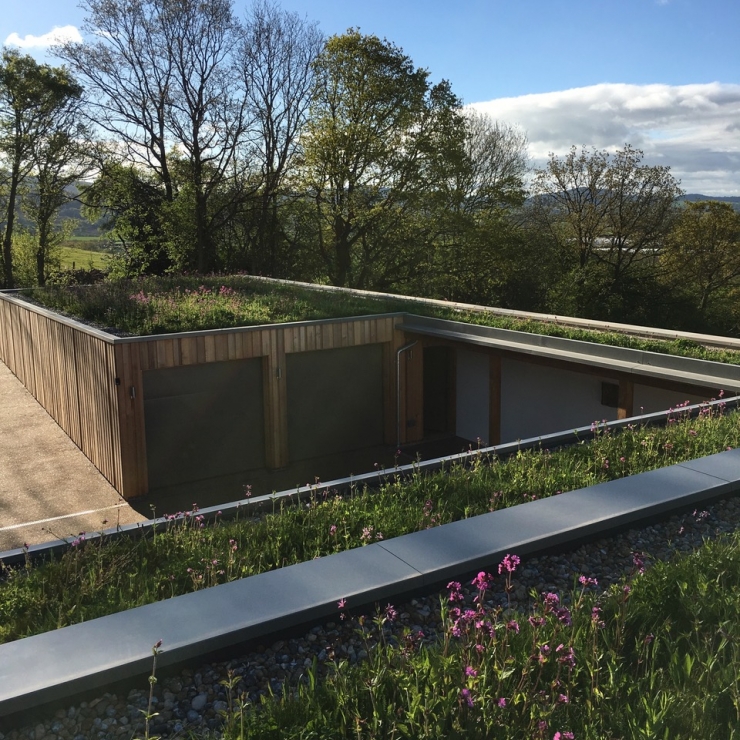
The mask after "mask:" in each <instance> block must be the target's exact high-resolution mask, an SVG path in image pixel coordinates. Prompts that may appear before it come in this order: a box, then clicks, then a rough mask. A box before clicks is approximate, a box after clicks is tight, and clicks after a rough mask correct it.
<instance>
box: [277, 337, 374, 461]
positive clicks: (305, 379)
mask: <svg viewBox="0 0 740 740" xmlns="http://www.w3.org/2000/svg"><path fill="white" fill-rule="evenodd" d="M286 359H287V377H286V381H287V387H288V449H289V459H290V460H291V461H292V460H305V459H307V458H311V457H319V456H321V455H327V454H332V453H336V452H345V451H347V450H357V449H361V448H363V447H374V446H376V445H382V444H383V349H382V346H381V345H379V344H370V345H364V346H361V347H349V348H346V349H333V350H323V351H317V352H300V353H296V354H289V355H287V358H286Z"/></svg>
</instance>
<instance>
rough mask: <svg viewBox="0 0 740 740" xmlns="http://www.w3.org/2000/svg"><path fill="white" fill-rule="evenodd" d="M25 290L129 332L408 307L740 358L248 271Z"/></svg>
mask: <svg viewBox="0 0 740 740" xmlns="http://www.w3.org/2000/svg"><path fill="white" fill-rule="evenodd" d="M22 295H24V296H25V297H26V298H29V299H30V300H32V301H34V302H36V303H39V304H41V305H43V306H46V307H47V308H51V309H53V310H55V311H60V312H62V313H64V314H67V315H69V316H72V317H75V318H78V319H82V320H83V321H88V322H91V323H93V324H95V325H97V326H100V327H101V328H104V329H106V330H113V331H116V332H119V333H125V334H136V335H152V334H164V333H171V332H185V331H196V330H203V329H224V328H232V327H237V326H256V325H260V324H272V323H280V322H287V321H307V320H314V319H328V318H342V317H350V316H363V315H369V314H378V313H390V312H396V311H408V312H410V313H416V314H421V315H425V316H432V317H436V318H441V319H450V320H454V321H464V322H467V323H470V324H481V325H484V326H491V327H495V328H500V329H513V330H517V331H527V332H532V333H536V334H546V335H549V336H558V337H564V338H566V339H578V340H581V341H588V342H596V343H599V344H610V345H613V346H617V347H628V348H632V349H640V350H644V351H649V352H661V353H665V354H675V355H681V356H685V357H696V358H699V359H704V360H714V361H717V362H730V363H740V353H738V352H735V351H732V350H724V349H712V348H707V347H704V346H702V345H700V344H697V343H695V342H692V341H689V340H685V339H678V340H671V341H668V340H658V339H643V338H638V337H634V336H629V335H627V334H620V333H617V332H600V331H590V330H581V329H573V328H569V327H565V326H561V325H557V324H551V323H544V322H537V321H530V320H521V319H515V318H508V317H504V316H497V315H495V314H492V313H486V312H485V311H462V310H458V309H455V308H453V307H450V308H447V307H444V306H434V305H428V304H424V303H421V302H418V301H414V300H412V299H409V298H404V297H403V296H397V297H388V298H378V297H360V296H357V295H353V294H348V293H336V292H332V293H329V292H325V291H322V290H312V289H309V288H302V287H297V286H291V285H284V284H279V283H266V282H261V281H258V280H250V279H249V277H247V276H222V277H218V276H212V277H188V276H182V275H178V276H173V277H146V278H140V279H138V280H107V281H105V282H102V283H96V284H94V285H84V286H82V285H69V286H66V285H48V286H46V287H44V288H34V289H27V290H25V291H24V292H23V293H22Z"/></svg>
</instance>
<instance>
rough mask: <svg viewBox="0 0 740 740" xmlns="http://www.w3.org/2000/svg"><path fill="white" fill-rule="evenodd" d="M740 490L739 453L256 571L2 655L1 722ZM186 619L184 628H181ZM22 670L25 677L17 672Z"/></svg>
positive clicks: (0, 651)
mask: <svg viewBox="0 0 740 740" xmlns="http://www.w3.org/2000/svg"><path fill="white" fill-rule="evenodd" d="M737 491H740V449H737V450H731V451H727V452H721V453H718V454H716V455H712V456H709V457H706V458H701V459H698V460H693V461H690V462H687V463H681V464H678V465H673V466H670V467H667V468H661V469H658V470H653V471H650V472H647V473H641V474H640V475H635V476H631V477H629V478H620V479H617V480H614V481H609V482H607V483H601V484H597V485H594V486H590V487H588V488H582V489H579V490H576V491H570V492H568V493H563V494H560V495H559V496H555V497H552V498H548V499H540V500H538V501H533V502H530V503H526V504H521V505H519V506H515V507H511V508H509V509H502V510H500V511H495V512H492V513H489V514H483V515H481V516H477V517H473V518H471V519H465V520H462V521H458V522H454V523H452V524H446V525H442V526H439V527H435V528H433V529H428V530H423V531H421V532H416V533H413V534H409V535H404V536H402V537H397V538H394V539H392V540H387V541H385V542H383V543H374V544H372V545H368V546H366V547H359V548H355V549H353V550H348V551H346V552H342V553H337V554H334V555H328V556H325V557H322V558H318V559H316V560H311V561H308V562H305V563H299V564H297V565H292V566H289V567H286V568H281V569H278V570H274V571H270V572H268V573H262V574H260V575H257V576H252V577H250V578H245V579H242V580H240V581H233V582H231V583H227V584H223V585H220V586H214V587H213V588H209V589H206V590H203V591H197V592H195V593H192V594H187V595H185V596H178V597H175V598H172V599H168V600H166V601H160V602H157V603H154V604H149V605H147V606H142V607H138V608H136V609H131V610H129V611H126V612H121V613H118V614H113V615H110V616H107V617H101V618H99V619H94V620H91V621H89V622H83V623H81V624H76V625H72V626H70V627H65V628H63V629H60V630H56V631H52V632H47V633H44V634H41V635H36V636H33V637H28V638H25V639H23V640H18V641H16V642H11V643H7V644H5V645H0V716H7V715H10V714H16V713H18V712H22V711H27V710H28V709H31V708H33V707H38V706H41V705H44V704H47V703H49V702H57V701H63V700H65V699H70V698H71V697H73V696H74V695H75V694H79V693H81V692H84V691H88V690H90V689H98V690H101V691H102V690H103V688H104V687H105V686H106V685H108V684H111V683H114V682H117V681H121V680H126V679H131V678H133V677H135V676H138V675H142V676H144V675H145V674H146V673H147V672H148V671H149V670H150V668H151V654H152V645H153V644H154V643H155V642H157V640H160V639H161V640H162V641H163V652H162V654H161V656H160V657H159V660H158V663H159V665H160V666H162V667H164V666H176V665H178V664H182V663H185V662H190V661H194V660H198V659H200V658H206V657H207V656H208V655H209V654H210V653H212V652H213V651H215V650H220V649H223V648H225V647H228V646H229V645H232V644H238V643H240V642H244V641H247V640H252V639H256V638H259V637H262V636H264V635H267V634H271V633H275V632H277V631H280V630H286V629H292V628H297V627H301V626H303V625H308V624H310V623H312V622H315V621H316V620H319V619H322V618H327V617H330V616H334V615H336V614H337V602H338V601H339V600H340V599H346V600H347V606H348V607H349V608H360V607H366V606H368V605H371V604H373V603H375V602H377V601H381V600H382V601H386V600H391V601H393V600H396V601H397V600H398V599H400V598H403V596H404V595H405V594H407V593H410V592H413V591H415V590H417V589H419V588H423V587H425V586H433V585H436V584H438V583H444V582H445V581H446V580H448V579H450V578H459V577H462V576H465V575H467V574H468V573H471V572H475V571H476V570H479V569H490V568H492V567H494V566H495V565H496V563H498V562H500V560H501V558H502V557H503V556H504V555H505V554H506V553H516V554H518V555H522V556H533V555H535V554H538V553H541V552H546V551H548V550H552V549H553V548H564V547H567V546H568V545H569V544H577V543H580V542H581V541H583V540H584V539H588V538H593V537H597V536H603V535H607V534H609V533H610V532H612V531H614V530H616V529H619V528H622V527H625V526H628V525H637V524H639V523H641V522H643V521H646V520H650V519H653V518H655V517H656V516H660V515H666V514H668V513H669V512H672V511H674V510H678V509H681V508H686V507H690V506H694V505H698V504H700V503H702V502H704V501H708V500H711V499H716V498H718V497H720V496H724V495H728V494H732V493H735V492H737ZM185 617H187V618H185ZM19 666H22V670H18V667H19Z"/></svg>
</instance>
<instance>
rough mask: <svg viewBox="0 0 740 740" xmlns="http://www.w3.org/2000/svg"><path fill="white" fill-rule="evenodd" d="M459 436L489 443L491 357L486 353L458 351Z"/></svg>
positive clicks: (457, 415) (457, 413) (457, 420)
mask: <svg viewBox="0 0 740 740" xmlns="http://www.w3.org/2000/svg"><path fill="white" fill-rule="evenodd" d="M456 392H457V409H456V426H457V428H456V430H455V431H456V434H457V436H458V437H462V438H463V439H468V440H470V441H471V442H476V441H477V440H478V439H481V440H482V441H484V442H488V431H489V430H488V410H489V396H490V381H489V363H488V355H486V354H485V353H483V352H470V351H468V350H465V349H458V350H457V370H456Z"/></svg>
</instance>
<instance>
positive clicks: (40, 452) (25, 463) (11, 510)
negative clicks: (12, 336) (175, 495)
mask: <svg viewBox="0 0 740 740" xmlns="http://www.w3.org/2000/svg"><path fill="white" fill-rule="evenodd" d="M104 520H106V522H107V523H106V524H104V523H103V522H104ZM143 520H144V517H143V516H141V515H140V514H138V513H137V512H135V511H134V510H133V509H132V508H131V507H129V506H128V504H126V503H125V502H124V501H123V499H121V497H120V496H119V495H118V492H117V491H116V490H115V489H114V488H113V487H112V486H111V485H110V483H108V481H107V480H106V479H105V478H104V477H103V476H102V475H101V474H100V473H99V472H98V471H97V470H96V469H95V467H94V466H93V464H92V463H91V462H90V461H89V460H88V459H87V458H86V457H85V456H84V455H83V454H82V452H80V450H79V448H78V447H77V446H76V445H75V444H74V442H72V440H71V439H70V438H69V437H68V436H67V435H66V434H65V433H64V432H63V431H62V429H61V428H60V427H59V426H58V425H57V423H56V422H55V421H54V420H53V419H52V418H51V416H49V414H47V413H46V411H44V409H43V408H42V407H41V406H40V405H39V404H38V403H37V402H36V400H35V399H34V398H33V396H32V395H31V394H30V393H29V392H28V391H27V390H26V389H25V388H24V387H23V385H22V383H21V382H20V381H19V380H18V379H17V378H16V377H15V376H14V375H13V374H12V373H11V372H10V370H9V369H8V368H7V366H6V365H5V364H3V363H2V362H0V550H9V549H11V548H14V547H21V546H22V545H23V543H24V542H25V543H28V544H29V545H33V544H38V543H41V542H46V541H47V540H51V539H57V538H60V537H67V536H69V535H77V534H79V533H80V532H92V531H97V530H100V529H104V528H105V527H113V526H116V524H117V523H118V522H120V523H121V524H129V523H134V522H138V521H143Z"/></svg>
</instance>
